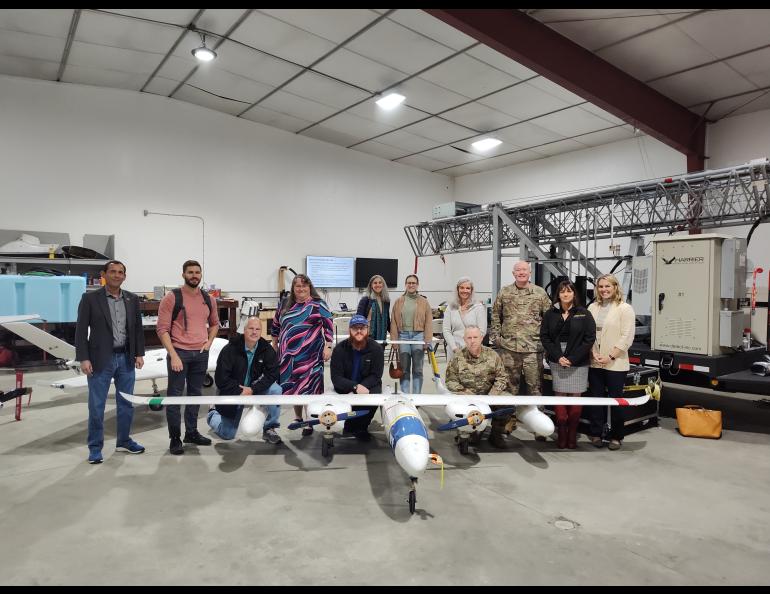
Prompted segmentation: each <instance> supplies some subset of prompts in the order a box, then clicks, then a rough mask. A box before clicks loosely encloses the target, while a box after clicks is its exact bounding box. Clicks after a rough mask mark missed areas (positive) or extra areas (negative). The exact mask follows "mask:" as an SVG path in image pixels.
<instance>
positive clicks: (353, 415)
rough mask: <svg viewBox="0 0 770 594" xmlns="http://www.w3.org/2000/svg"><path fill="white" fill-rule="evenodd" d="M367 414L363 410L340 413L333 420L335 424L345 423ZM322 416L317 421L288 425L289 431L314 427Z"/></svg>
mask: <svg viewBox="0 0 770 594" xmlns="http://www.w3.org/2000/svg"><path fill="white" fill-rule="evenodd" d="M367 412H368V411H365V410H352V411H350V412H347V413H340V414H338V415H336V416H335V418H336V419H337V420H336V421H335V422H339V421H346V420H347V419H354V418H356V417H362V416H364V415H365V414H366V413H367ZM323 416H324V415H323V413H322V414H321V415H319V418H317V419H308V420H307V421H302V422H301V423H297V422H294V423H290V424H289V429H290V430H292V431H293V430H294V429H301V428H302V427H315V426H316V425H318V424H320V423H321V417H323Z"/></svg>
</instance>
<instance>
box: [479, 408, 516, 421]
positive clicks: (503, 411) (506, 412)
mask: <svg viewBox="0 0 770 594" xmlns="http://www.w3.org/2000/svg"><path fill="white" fill-rule="evenodd" d="M515 412H516V407H515V406H506V407H505V408H501V409H500V410H493V411H492V412H491V413H489V414H488V415H485V416H486V418H487V419H491V418H492V417H500V416H502V415H512V414H513V413H515Z"/></svg>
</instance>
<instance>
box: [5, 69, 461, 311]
mask: <svg viewBox="0 0 770 594" xmlns="http://www.w3.org/2000/svg"><path fill="white" fill-rule="evenodd" d="M0 171H1V172H2V184H3V186H2V187H3V189H2V194H1V195H2V222H1V223H0V228H3V229H16V228H18V229H30V230H40V231H62V232H68V233H70V235H71V240H72V242H73V243H75V244H77V243H79V242H80V241H81V240H82V236H83V234H84V233H97V234H107V235H109V234H114V235H115V237H116V240H115V254H116V257H117V258H119V259H121V260H123V261H125V263H126V265H127V269H128V277H127V280H126V285H125V286H126V288H128V289H130V290H135V291H151V290H152V287H153V286H154V285H159V284H164V283H165V284H177V283H179V282H180V278H181V264H182V262H183V261H184V260H186V259H188V258H195V259H201V257H202V253H201V223H200V221H198V220H197V219H186V218H170V217H162V216H150V217H144V216H143V214H142V213H143V210H144V209H148V210H151V211H161V212H172V213H184V214H190V215H199V216H202V217H203V218H204V219H205V226H206V233H205V267H206V270H205V271H204V273H205V276H206V280H207V281H208V282H209V283H215V284H216V285H217V286H219V287H222V288H224V289H225V290H228V291H233V292H237V293H249V294H255V293H257V292H268V293H266V295H267V294H272V295H275V291H276V285H277V270H278V267H279V266H280V265H288V266H291V267H292V268H294V269H295V270H296V271H297V272H304V270H305V256H306V255H308V254H313V255H334V256H362V257H383V258H399V277H401V278H400V279H399V285H400V286H403V277H404V276H405V275H406V273H408V272H411V270H412V268H413V265H414V258H413V255H412V252H411V249H410V248H409V244H408V242H407V240H406V237H405V235H404V232H403V227H404V226H405V225H408V224H412V223H415V222H417V221H419V220H425V219H427V218H429V217H430V213H431V208H432V207H433V205H434V204H437V203H440V202H446V201H448V200H451V196H452V181H451V179H450V178H448V177H446V176H443V175H437V174H432V173H429V172H425V171H421V170H418V169H415V168H412V167H407V166H404V165H398V164H395V163H390V162H388V161H385V160H383V159H379V158H377V157H373V156H369V155H366V154H364V153H361V152H356V151H352V150H346V149H344V148H341V147H337V146H333V145H330V144H327V143H323V142H320V141H317V140H313V139H308V138H304V137H299V136H296V135H294V134H290V133H288V132H283V131H281V130H277V129H274V128H270V127H267V126H263V125H261V124H257V123H254V122H250V121H247V120H243V119H241V120H239V119H236V118H234V117H232V116H228V115H226V114H222V113H218V112H215V111H211V110H209V109H206V108H203V107H199V106H196V105H192V104H189V103H184V102H177V101H175V100H173V99H168V98H164V97H159V96H154V95H150V94H139V93H135V92H129V91H123V90H117V89H106V88H99V87H89V86H82V85H75V84H56V83H51V82H46V81H38V80H30V79H23V78H15V77H8V76H0ZM420 272H421V276H422V277H423V287H424V288H425V289H432V288H438V287H442V285H444V284H445V283H446V280H445V278H444V273H443V270H442V269H441V267H440V266H437V265H424V266H423V265H421V269H420ZM442 288H443V287H442ZM356 297H357V294H347V296H346V294H345V293H342V294H340V293H339V292H336V291H335V292H333V293H330V295H329V298H330V301H331V303H330V305H332V306H333V307H334V306H336V303H337V301H339V300H342V301H347V302H348V304H349V305H352V304H355V303H356V302H357V299H356Z"/></svg>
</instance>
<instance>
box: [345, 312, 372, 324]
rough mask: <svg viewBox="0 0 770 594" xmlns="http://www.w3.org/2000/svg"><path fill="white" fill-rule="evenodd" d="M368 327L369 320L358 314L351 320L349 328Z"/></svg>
mask: <svg viewBox="0 0 770 594" xmlns="http://www.w3.org/2000/svg"><path fill="white" fill-rule="evenodd" d="M368 325H369V320H367V319H366V318H365V317H364V316H362V315H360V314H356V315H354V316H353V317H352V318H350V324H349V326H368Z"/></svg>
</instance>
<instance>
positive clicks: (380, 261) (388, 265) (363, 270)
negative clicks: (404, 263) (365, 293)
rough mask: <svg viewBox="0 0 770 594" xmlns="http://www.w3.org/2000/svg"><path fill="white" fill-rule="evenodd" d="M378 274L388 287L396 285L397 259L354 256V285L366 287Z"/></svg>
mask: <svg viewBox="0 0 770 594" xmlns="http://www.w3.org/2000/svg"><path fill="white" fill-rule="evenodd" d="M375 274H379V275H380V276H381V277H382V278H384V279H385V284H386V285H388V287H391V288H392V287H395V286H396V285H398V260H396V259H394V258H356V287H366V285H367V284H369V279H370V278H372V277H373V276H374V275H375Z"/></svg>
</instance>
